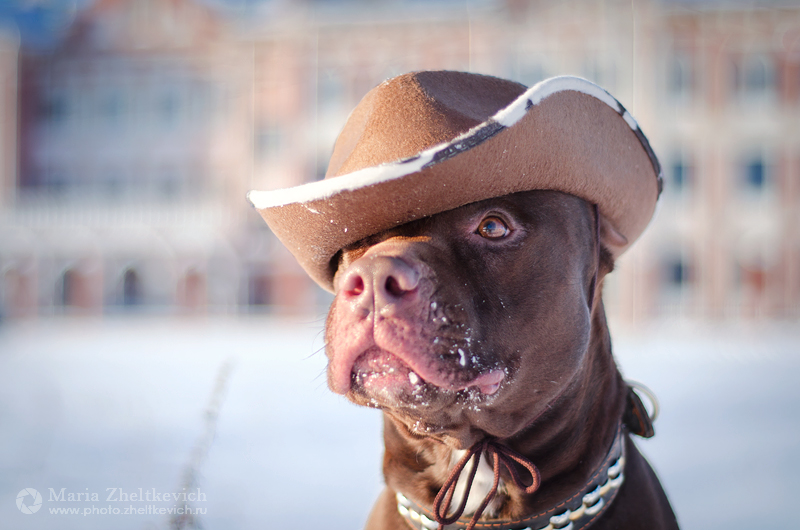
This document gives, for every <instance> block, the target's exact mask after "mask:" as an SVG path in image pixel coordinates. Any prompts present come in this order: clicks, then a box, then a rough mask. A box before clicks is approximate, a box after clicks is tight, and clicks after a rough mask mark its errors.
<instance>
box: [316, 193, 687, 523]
mask: <svg viewBox="0 0 800 530" xmlns="http://www.w3.org/2000/svg"><path fill="white" fill-rule="evenodd" d="M595 223H596V220H595V218H594V211H593V209H592V208H591V207H590V206H589V205H588V204H586V203H585V201H583V200H581V199H578V198H576V197H574V196H571V195H566V194H563V193H558V192H547V191H532V192H524V193H518V194H514V195H509V196H506V197H502V198H498V199H490V200H486V201H481V202H478V203H474V204H470V205H467V206H463V207H461V208H458V209H455V210H451V211H448V212H444V213H440V214H438V215H436V216H434V217H431V218H427V219H424V220H420V221H416V222H412V223H409V224H406V225H403V226H401V227H399V228H397V229H394V230H389V231H386V232H383V233H381V234H379V235H377V236H375V237H372V238H368V239H366V240H364V241H361V242H359V243H356V244H354V245H352V246H350V247H348V248H347V249H345V251H344V252H343V253H342V255H341V258H340V263H339V267H338V272H337V274H336V279H335V286H336V298H335V300H334V302H333V305H332V307H331V311H330V314H329V317H328V326H327V344H328V347H327V353H328V356H329V371H328V378H329V385H330V387H331V388H332V389H333V390H334V391H336V392H340V393H345V394H346V395H347V397H348V398H349V399H351V400H352V401H353V402H355V403H358V404H361V405H367V406H373V407H380V408H382V409H383V410H384V414H385V416H384V418H385V420H384V421H385V427H384V440H385V444H386V453H385V456H384V475H385V477H386V484H387V488H386V490H385V492H384V493H383V495H382V496H381V498H380V500H379V501H378V504H377V506H376V507H375V509H374V511H373V513H372V516H371V517H370V520H369V523H368V525H367V527H368V528H398V529H400V528H406V523H405V522H404V521H403V519H402V517H401V516H400V514H399V513H398V509H397V499H396V493H397V492H402V494H403V495H404V496H405V497H406V498H408V499H410V500H412V501H414V502H415V503H416V504H418V505H419V506H423V507H424V506H431V505H432V504H433V502H434V498H435V496H436V494H437V493H438V491H439V490H440V488H441V487H442V485H443V483H444V482H445V480H446V479H447V476H448V474H449V473H450V470H451V467H452V464H453V462H454V460H456V458H455V457H454V449H457V448H460V449H468V448H469V447H471V446H472V445H473V444H475V443H476V442H479V441H480V440H481V439H483V438H484V437H486V436H487V435H488V436H490V437H493V438H496V439H500V440H503V443H504V444H506V445H508V446H509V447H511V448H512V449H514V450H515V451H517V452H519V453H520V454H522V455H524V456H525V457H527V458H528V459H529V460H530V461H532V462H534V463H535V464H536V465H537V466H538V469H539V472H540V473H541V485H540V487H539V491H537V492H536V493H534V494H531V495H528V494H524V493H521V492H520V490H519V488H517V487H514V486H513V485H510V484H507V483H505V484H506V487H505V489H504V491H503V492H502V493H500V494H498V496H497V498H496V499H494V500H493V503H492V505H491V506H492V507H493V508H494V509H493V511H492V512H491V513H490V514H488V515H491V516H492V518H493V519H501V520H511V521H514V520H524V519H525V518H526V517H529V516H531V515H533V514H539V513H543V512H547V511H548V509H549V508H551V507H553V506H556V505H558V504H559V501H560V500H562V499H567V498H569V497H570V496H571V495H572V494H574V493H575V492H576V491H580V489H581V487H582V486H583V484H585V483H587V482H590V477H591V475H592V474H593V473H594V472H595V471H596V469H597V468H598V467H600V465H601V464H602V461H603V459H604V458H605V457H606V454H607V452H608V448H609V447H610V446H611V445H612V442H613V441H614V438H615V436H616V435H617V429H618V426H619V422H620V419H621V418H622V415H623V412H624V407H625V406H626V403H627V396H628V390H627V385H625V384H624V382H623V381H622V379H621V377H620V375H619V373H618V371H617V368H616V365H615V363H614V360H613V358H612V356H611V346H610V342H609V337H608V329H607V327H606V322H605V315H604V313H603V304H602V301H601V298H600V290H599V289H596V288H595V285H596V280H597V279H602V277H603V276H604V275H605V274H606V273H608V272H609V271H610V269H611V260H610V257H609V256H608V254H607V253H605V252H603V249H598V246H597V245H598V241H596V238H595V234H596V230H597V227H596V226H595ZM598 256H600V257H601V259H598ZM625 443H626V451H627V452H626V460H627V462H626V464H625V481H624V483H623V484H622V486H621V487H620V490H619V493H618V495H617V498H616V499H615V501H614V502H613V503H612V504H611V506H609V508H608V509H607V510H606V511H605V513H604V514H603V518H602V519H600V520H599V521H598V522H597V523H596V524H595V525H594V526H593V528H649V529H658V528H676V527H677V525H676V523H675V518H674V516H673V514H672V511H671V509H670V506H669V503H668V501H667V499H666V497H665V495H664V493H663V491H662V490H661V487H660V485H659V483H658V480H657V479H656V478H655V476H654V474H653V472H652V471H651V469H650V467H649V466H648V465H647V463H646V462H645V461H644V459H643V458H642V457H641V456H640V455H639V453H638V452H637V451H636V448H635V447H634V446H633V444H632V443H631V442H630V441H629V440H627V438H626V441H625ZM501 478H502V477H501ZM473 495H474V493H473ZM479 500H481V499H479Z"/></svg>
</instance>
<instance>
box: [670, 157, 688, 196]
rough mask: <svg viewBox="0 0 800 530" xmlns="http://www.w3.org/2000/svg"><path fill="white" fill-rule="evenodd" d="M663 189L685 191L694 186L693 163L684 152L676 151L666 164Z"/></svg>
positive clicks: (675, 191)
mask: <svg viewBox="0 0 800 530" xmlns="http://www.w3.org/2000/svg"><path fill="white" fill-rule="evenodd" d="M665 170H666V171H665V172H666V182H665V183H664V189H666V190H668V191H671V192H673V193H681V194H682V193H686V192H688V191H689V190H691V189H692V187H693V186H694V164H693V162H692V158H691V156H689V155H688V154H687V153H686V152H683V151H681V152H678V153H676V154H675V155H673V157H672V158H671V160H670V162H669V163H668V164H667V165H666V168H665Z"/></svg>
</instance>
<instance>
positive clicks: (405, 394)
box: [348, 348, 505, 416]
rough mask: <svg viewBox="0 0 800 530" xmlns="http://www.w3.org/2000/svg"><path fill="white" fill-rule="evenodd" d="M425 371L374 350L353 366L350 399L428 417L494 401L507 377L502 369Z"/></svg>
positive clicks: (364, 354) (363, 403) (393, 356)
mask: <svg viewBox="0 0 800 530" xmlns="http://www.w3.org/2000/svg"><path fill="white" fill-rule="evenodd" d="M425 368H426V371H425V372H423V370H416V371H415V370H414V369H413V368H412V367H411V366H410V365H409V364H407V363H406V362H404V361H403V360H402V359H401V358H400V357H398V356H397V355H394V354H393V353H391V352H388V351H386V350H382V349H380V348H370V349H368V350H367V351H366V352H364V353H363V354H361V355H360V356H359V357H358V358H357V359H356V361H355V363H354V365H353V368H352V372H351V376H350V377H351V384H350V391H349V392H348V397H349V398H350V399H351V400H352V401H354V402H355V403H357V404H360V405H366V406H370V407H377V408H383V409H391V410H394V411H397V412H402V411H405V412H406V413H408V414H410V415H413V416H424V415H425V411H430V412H433V411H439V410H441V409H442V408H445V407H448V406H451V405H459V406H461V405H463V404H467V403H474V404H478V403H481V402H484V401H486V400H487V399H491V398H492V397H493V396H494V395H496V394H497V393H498V391H499V389H500V387H501V385H502V381H503V379H504V377H505V372H504V371H503V370H499V369H494V370H490V371H488V372H486V373H477V374H475V373H472V372H471V371H467V370H459V369H454V368H452V367H448V366H438V367H436V368H433V369H431V367H429V366H428V367H425Z"/></svg>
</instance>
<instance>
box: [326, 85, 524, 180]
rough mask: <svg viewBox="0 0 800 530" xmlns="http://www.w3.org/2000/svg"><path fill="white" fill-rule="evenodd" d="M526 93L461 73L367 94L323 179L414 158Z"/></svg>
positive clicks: (344, 131)
mask: <svg viewBox="0 0 800 530" xmlns="http://www.w3.org/2000/svg"><path fill="white" fill-rule="evenodd" d="M525 90H526V88H525V86H524V85H521V84H519V83H515V82H513V81H508V80H505V79H499V78H496V77H491V76H486V75H479V74H472V73H466V72H450V71H435V72H414V73H410V74H405V75H401V76H398V77H395V78H392V79H389V80H388V81H385V82H384V83H382V84H380V85H378V86H377V87H375V88H373V89H372V90H371V91H370V92H368V93H367V95H366V96H364V98H363V99H362V100H361V102H360V103H359V104H358V106H356V108H355V109H354V110H353V112H352V113H351V114H350V117H349V118H348V120H347V123H346V124H345V126H344V128H343V129H342V132H341V133H340V134H339V137H338V138H337V140H336V144H335V146H334V149H333V154H332V155H331V160H330V163H329V165H328V171H327V172H326V175H325V178H331V177H336V176H339V175H344V174H347V173H352V172H354V171H358V170H359V169H364V168H367V167H373V166H377V165H380V164H385V163H388V162H394V161H398V160H403V159H406V158H409V157H412V156H415V155H417V154H418V153H420V152H421V151H424V150H425V149H428V148H430V147H433V146H435V145H438V144H441V143H445V142H448V141H450V140H452V139H454V138H456V137H457V136H459V135H460V134H463V133H465V132H467V131H468V130H470V129H471V128H473V127H475V126H477V125H480V124H481V123H483V122H485V121H486V120H488V119H489V118H490V117H491V116H493V115H494V114H496V113H497V112H498V111H499V110H501V109H503V108H505V107H506V106H508V105H509V104H510V103H511V102H512V101H514V100H515V99H516V98H517V97H519V95H520V94H522V93H523V92H524V91H525Z"/></svg>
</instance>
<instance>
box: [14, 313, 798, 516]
mask: <svg viewBox="0 0 800 530" xmlns="http://www.w3.org/2000/svg"><path fill="white" fill-rule="evenodd" d="M321 328H322V322H321V321H318V322H298V321H292V322H287V321H275V320H269V319H265V318H248V319H244V320H222V319H208V320H175V319H172V320H162V321H158V320H155V319H127V320H125V319H120V320H116V319H107V320H104V321H92V320H70V319H62V320H45V321H40V322H36V323H19V324H4V325H3V326H0V433H1V436H2V442H0V529H5V528H9V529H10V528H14V529H18V530H24V529H33V528H36V529H39V528H43V529H49V528H59V529H95V528H98V529H99V528H114V529H126V528H130V529H136V530H140V529H165V528H168V527H169V515H166V514H157V513H152V512H153V509H156V510H158V509H163V510H165V511H166V510H169V509H170V508H174V505H175V502H173V501H169V502H165V501H164V500H163V499H161V500H159V501H147V500H145V501H143V502H140V501H138V500H132V499H131V497H130V496H131V494H134V493H135V494H138V493H139V488H142V493H144V492H147V491H150V492H151V495H152V492H156V493H158V494H159V495H160V496H161V495H163V494H164V493H180V492H182V491H183V487H184V486H185V485H186V483H185V480H184V478H183V474H184V472H185V470H186V469H187V467H189V463H190V461H191V460H192V459H193V458H194V461H195V463H196V464H197V467H198V469H199V472H200V473H199V475H198V483H197V484H198V486H199V488H200V492H201V493H202V494H203V495H204V497H203V498H202V500H199V501H197V502H194V503H191V504H192V507H194V508H201V509H204V510H205V513H204V514H202V515H199V516H198V520H199V522H200V523H201V525H202V527H203V528H205V529H206V530H214V529H224V530H229V529H250V528H252V529H261V528H298V529H304V528H309V529H310V528H320V527H325V528H333V529H339V528H340V529H352V528H359V527H360V526H361V525H362V523H363V520H364V518H365V517H366V514H367V512H368V510H369V507H370V505H371V503H372V501H373V499H374V497H375V496H376V495H377V493H378V491H379V490H380V487H381V478H380V456H381V441H380V428H381V427H380V417H379V415H378V414H377V413H376V412H375V411H372V410H365V409H358V408H356V407H354V406H351V405H349V404H348V403H346V402H345V401H344V400H342V399H340V398H338V397H336V396H334V395H332V394H331V393H330V392H329V391H328V390H327V389H326V387H325V378H324V374H323V372H324V367H325V359H324V356H323V354H322V353H321V352H318V350H319V349H320V347H321V345H322V341H321V337H320V334H321ZM615 331H616V330H613V331H612V333H613V336H614V338H615V342H614V344H615V350H616V353H617V356H618V358H619V360H620V364H621V366H622V369H623V372H624V373H625V375H626V376H627V377H629V378H632V379H636V380H640V381H642V382H644V383H646V384H647V385H649V386H650V387H651V388H652V389H653V390H655V391H656V393H657V394H658V396H659V398H660V401H661V405H662V416H661V418H660V419H659V420H658V422H657V423H656V432H657V435H656V437H655V438H654V439H652V440H648V441H641V442H640V447H641V448H642V449H643V451H644V452H645V454H647V455H648V456H649V458H650V460H651V461H652V462H653V464H654V465H655V467H656V468H657V470H658V472H659V474H660V475H661V477H662V481H663V482H664V484H665V487H666V489H667V491H668V493H669V495H670V497H671V499H672V502H673V505H674V507H675V510H676V512H677V513H678V517H679V520H680V522H681V523H682V526H683V528H685V529H692V528H697V529H703V530H708V529H714V528H720V529H721V528H760V527H767V526H769V527H775V528H789V527H791V526H792V525H793V524H794V523H795V519H794V516H793V515H792V514H793V509H792V506H794V505H795V502H796V500H795V498H794V492H795V491H796V488H795V486H796V480H795V477H796V476H797V475H798V472H800V422H799V421H798V418H799V417H800V384H798V376H799V375H800V326H797V325H795V326H789V325H774V324H773V325H760V326H742V325H738V326H716V327H712V328H708V327H705V328H701V327H694V326H691V325H687V324H682V325H681V324H669V325H665V324H662V325H659V326H652V327H650V328H649V329H648V330H646V331H645V330H639V331H638V332H637V333H635V334H634V333H631V332H630V331H628V332H622V331H621V330H620V331H619V332H615ZM315 352H316V353H315ZM225 366H229V367H230V372H229V376H228V377H227V379H224V381H222V385H221V386H220V385H219V384H218V378H219V374H220V372H221V371H223V372H224V370H225ZM215 387H219V388H222V389H223V390H222V391H221V392H217V394H214V389H215ZM212 395H214V396H216V399H219V398H222V401H221V405H220V407H219V409H218V410H219V416H218V421H217V422H216V424H215V425H214V426H215V429H216V436H215V437H214V439H213V443H212V444H211V446H210V449H209V450H208V453H207V458H205V459H202V458H201V459H199V460H198V459H197V458H198V457H197V455H200V456H202V455H203V454H204V452H203V451H202V450H200V451H199V452H197V451H198V450H196V449H195V448H196V447H197V446H198V444H200V445H202V441H203V439H204V436H206V435H208V433H209V431H208V428H209V426H210V425H213V422H211V423H210V420H213V414H212V415H211V417H210V419H209V418H208V417H207V411H208V409H209V400H211V399H212ZM213 410H216V409H215V408H214V407H212V412H213ZM204 433H205V434H204ZM193 451H195V455H196V456H195V457H193V456H192V454H193ZM25 488H34V489H35V490H37V491H39V492H40V493H41V494H42V498H43V501H42V504H41V507H40V508H39V509H38V511H36V513H32V514H26V513H23V512H22V511H20V510H19V509H18V508H17V495H18V493H19V492H20V491H21V490H23V489H25ZM51 488H52V489H53V492H54V493H55V495H56V497H58V495H59V494H60V492H61V490H62V488H65V489H64V498H65V500H64V501H63V502H62V501H58V500H52V497H53V493H51V492H50V489H51ZM114 488H117V489H116V490H114ZM189 491H195V492H196V491H197V490H196V489H195V490H192V488H191V487H190V488H189ZM120 492H122V493H124V494H126V495H128V500H127V501H122V500H108V495H109V494H110V493H111V494H113V495H112V499H122V497H120ZM69 493H72V494H73V498H74V499H75V498H77V497H76V494H78V493H80V494H82V495H81V496H80V498H79V500H73V501H72V502H70V501H69V500H68V495H69ZM92 494H96V498H97V500H94V497H93V495H92ZM33 499H34V497H32V496H27V497H26V498H24V499H22V500H23V501H24V504H23V505H22V506H23V507H24V506H29V505H31V503H32V502H33ZM57 508H60V509H65V508H66V509H69V508H73V509H77V511H78V513H77V514H65V513H61V514H58V513H52V511H53V510H54V509H57ZM131 508H133V509H134V510H141V511H142V512H145V513H142V514H125V511H126V510H130V509H131ZM103 509H105V510H106V511H108V510H109V509H110V510H111V511H112V512H113V511H114V510H119V511H120V513H118V514H114V513H110V514H103V513H100V512H101V511H102V510H103ZM93 510H94V512H93ZM28 511H31V510H30V509H28ZM84 512H86V515H84ZM147 512H150V513H147Z"/></svg>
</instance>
